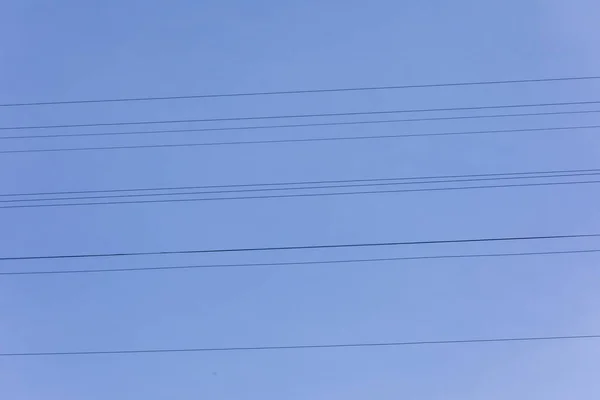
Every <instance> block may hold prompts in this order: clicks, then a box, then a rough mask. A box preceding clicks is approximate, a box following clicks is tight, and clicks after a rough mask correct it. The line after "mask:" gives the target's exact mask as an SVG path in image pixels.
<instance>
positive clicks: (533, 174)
mask: <svg viewBox="0 0 600 400" xmlns="http://www.w3.org/2000/svg"><path fill="white" fill-rule="evenodd" d="M588 173H590V174H592V175H595V174H596V173H600V168H587V169H559V170H557V169H553V170H537V171H520V172H496V173H485V174H459V175H425V176H402V177H394V178H363V179H333V180H312V181H306V180H305V181H291V182H260V183H243V184H227V185H202V186H198V185H193V186H170V187H141V188H140V187H137V188H127V189H123V188H121V189H98V190H69V191H58V192H26V193H0V197H16V196H59V195H71V194H91V193H123V192H148V191H152V192H154V191H170V190H196V189H231V188H233V189H238V188H248V187H250V188H256V187H267V188H269V187H278V186H298V185H327V184H337V183H362V182H389V181H402V182H406V184H414V183H439V182H437V181H433V182H430V180H436V179H463V178H497V179H503V178H504V177H516V178H515V179H518V178H523V179H527V178H545V177H557V176H558V177H562V176H580V175H579V174H586V175H587V174H588ZM423 180H426V181H427V182H418V181H423ZM413 181H417V182H413ZM443 182H447V181H443ZM286 189H290V190H291V189H303V187H299V188H293V187H292V188H286ZM203 193H206V192H203ZM181 194H186V193H181ZM148 195H149V196H150V195H152V194H148ZM31 200H40V199H31ZM5 201H17V200H5ZM0 202H2V201H0Z"/></svg>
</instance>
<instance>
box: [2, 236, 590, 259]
mask: <svg viewBox="0 0 600 400" xmlns="http://www.w3.org/2000/svg"><path fill="white" fill-rule="evenodd" d="M593 237H600V233H588V234H570V235H541V236H511V237H493V238H470V239H440V240H417V241H401V242H374V243H344V244H322V245H299V246H270V247H239V248H220V249H200V250H170V251H141V252H120V253H88V254H60V255H48V256H20V257H19V256H17V257H0V261H23V260H58V259H81V258H109V257H130V256H158V255H174V254H208V253H246V252H271V251H289V250H319V249H348V248H364V247H394V246H416V245H437V244H456V243H484V242H514V241H531V240H555V239H581V238H593Z"/></svg>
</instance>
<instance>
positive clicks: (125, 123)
mask: <svg viewBox="0 0 600 400" xmlns="http://www.w3.org/2000/svg"><path fill="white" fill-rule="evenodd" d="M591 104H600V100H594V101H573V102H561V103H532V104H504V105H498V106H476V107H450V108H425V109H404V110H384V111H355V112H339V113H317V114H289V115H261V116H250V117H224V118H200V119H175V120H155V121H119V122H94V123H86V124H62V125H29V126H2V127H0V130H2V131H4V130H34V129H58V128H61V129H68V128H92V127H99V126H131V125H163V124H184V123H199V122H201V123H204V122H233V121H262V120H274V119H300V118H331V117H353V116H364V115H389V114H407V113H425V112H449V111H476V110H492V109H512V108H529V107H557V106H571V105H591ZM597 112H600V110H575V111H562V112H561V111H554V112H546V113H542V112H537V113H525V114H499V115H472V116H454V117H440V118H415V119H405V120H401V121H399V122H402V121H437V120H445V119H465V118H498V117H511V116H533V115H555V114H583V113H597ZM81 135H90V136H93V134H72V135H68V134H67V136H81ZM40 137H65V136H64V135H63V136H51V135H47V136H46V135H36V136H2V137H1V138H2V139H25V138H28V139H31V138H40Z"/></svg>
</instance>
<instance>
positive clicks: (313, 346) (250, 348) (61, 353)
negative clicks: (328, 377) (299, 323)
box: [0, 334, 600, 357]
mask: <svg viewBox="0 0 600 400" xmlns="http://www.w3.org/2000/svg"><path fill="white" fill-rule="evenodd" d="M586 339H600V334H595V335H563V336H530V337H498V338H487V339H456V340H419V341H403V342H362V343H329V344H307V345H282V346H248V347H196V348H170V349H167V348H161V349H137V350H134V349H128V350H125V349H123V350H86V351H51V352H27V353H0V357H49V356H91V355H117V354H121V355H124V354H129V355H132V354H158V353H201V352H202V353H206V352H233V351H236V352H239V351H265V350H308V349H333V348H338V349H339V348H361V347H362V348H365V347H400V346H402V347H404V346H426V345H451V344H475V343H479V344H483V343H488V344H489V343H507V342H513V343H514V342H538V341H557V340H586Z"/></svg>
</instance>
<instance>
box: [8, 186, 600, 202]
mask: <svg viewBox="0 0 600 400" xmlns="http://www.w3.org/2000/svg"><path fill="white" fill-rule="evenodd" d="M597 183H600V180H595V181H574V182H543V183H523V184H509V185H485V186H456V187H442V188H418V189H394V190H367V191H355V192H333V193H296V194H281V195H264V196H262V195H261V196H237V197H229V196H226V197H205V198H193V199H188V198H185V199H162V200H131V201H106V202H90V203H56V204H29V205H27V204H25V205H7V206H0V209H9V208H43V207H75V206H97V205H119V204H121V205H123V204H153V203H188V202H198V201H224V200H260V199H282V198H294V197H329V196H350V195H366V194H391V193H416V192H436V191H450V190H474V189H499V188H515V187H542V186H558V185H585V184H597Z"/></svg>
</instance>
